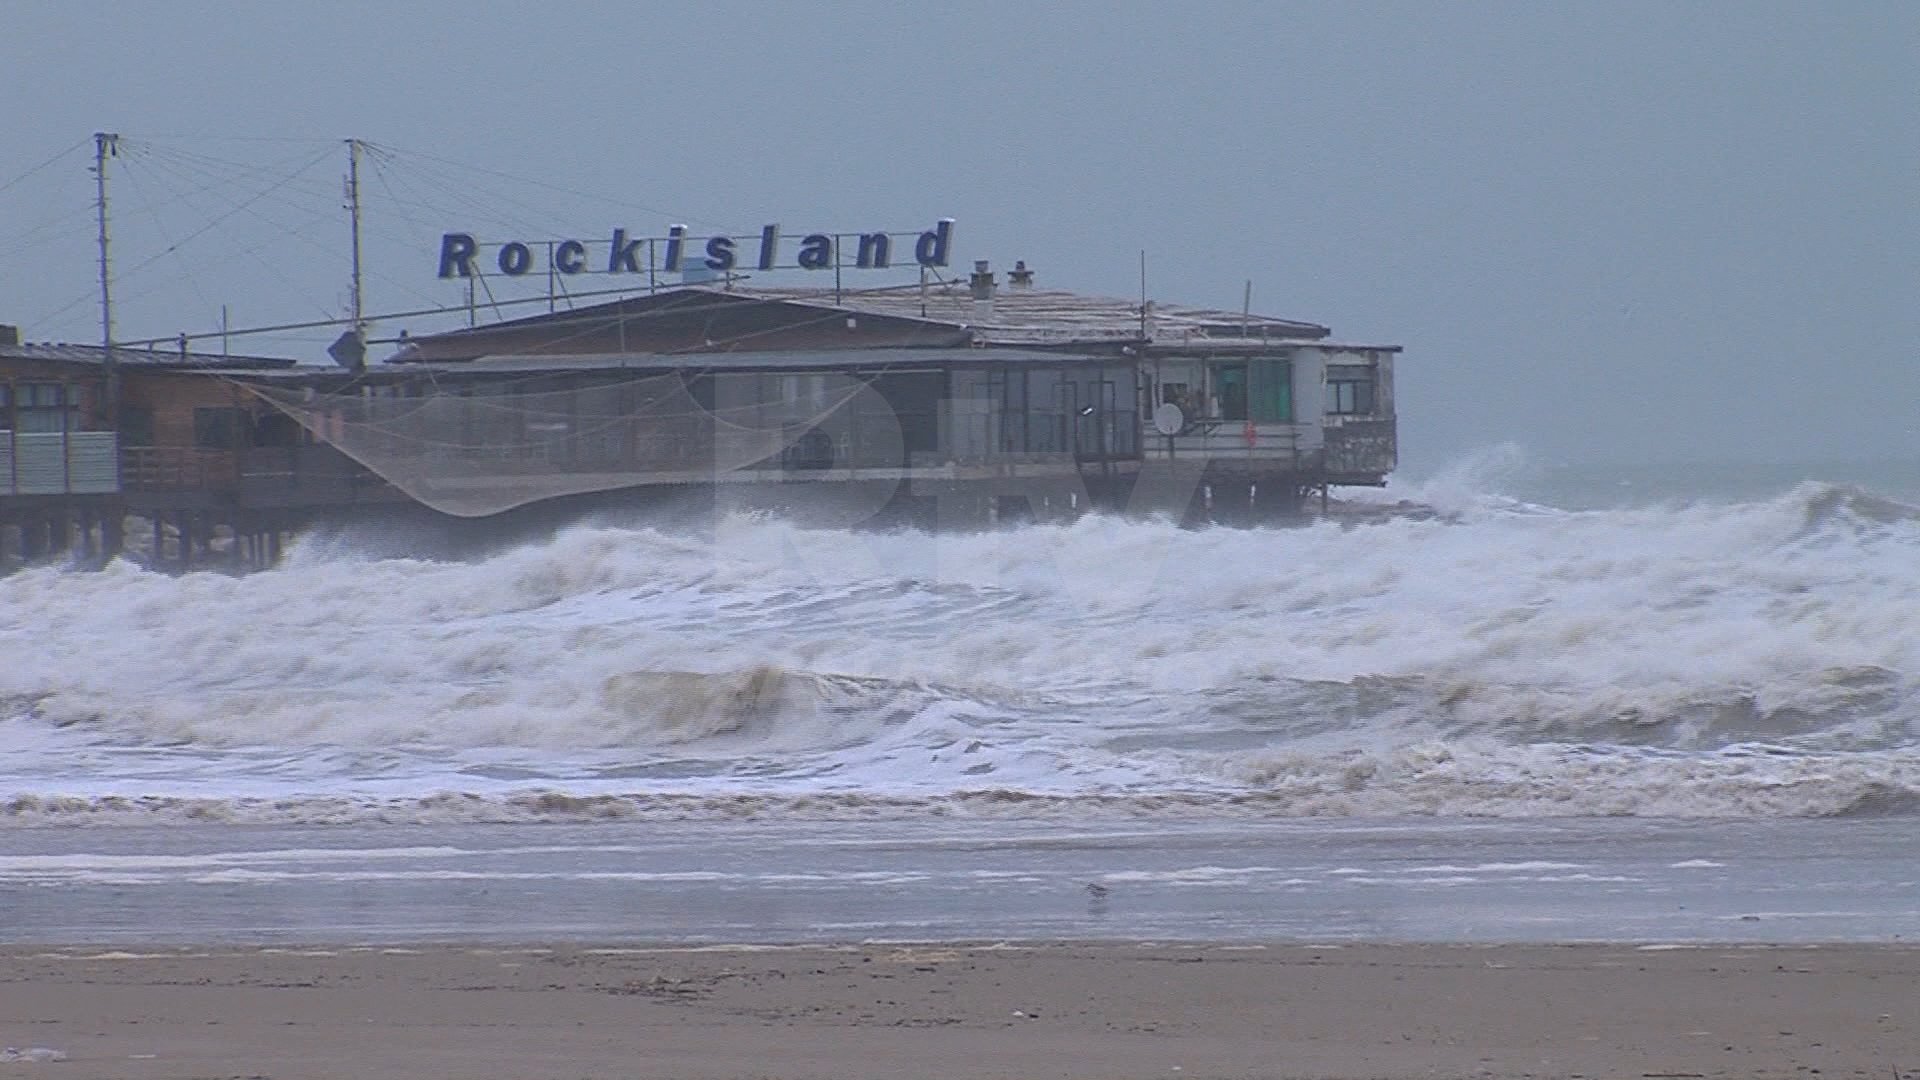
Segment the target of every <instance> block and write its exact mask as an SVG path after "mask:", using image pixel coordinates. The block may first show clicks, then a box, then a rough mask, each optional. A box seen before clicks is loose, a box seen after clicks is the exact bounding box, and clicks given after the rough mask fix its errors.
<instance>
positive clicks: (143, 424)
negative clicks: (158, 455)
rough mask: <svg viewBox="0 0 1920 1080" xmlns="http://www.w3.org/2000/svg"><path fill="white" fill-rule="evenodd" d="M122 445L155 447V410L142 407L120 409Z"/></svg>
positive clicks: (132, 406)
mask: <svg viewBox="0 0 1920 1080" xmlns="http://www.w3.org/2000/svg"><path fill="white" fill-rule="evenodd" d="M120 444H121V445H122V446H152V445H153V410H152V409H149V408H146V407H145V406H141V405H122V406H121V407H120Z"/></svg>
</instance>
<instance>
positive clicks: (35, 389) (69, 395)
mask: <svg viewBox="0 0 1920 1080" xmlns="http://www.w3.org/2000/svg"><path fill="white" fill-rule="evenodd" d="M13 408H14V416H15V418H16V419H15V422H16V423H17V424H18V425H19V427H18V430H19V431H20V432H21V433H22V434H27V433H38V434H46V433H56V434H57V433H59V432H62V431H79V430H80V394H79V391H77V390H75V389H73V388H72V387H68V386H64V385H62V384H60V383H15V384H14V387H13Z"/></svg>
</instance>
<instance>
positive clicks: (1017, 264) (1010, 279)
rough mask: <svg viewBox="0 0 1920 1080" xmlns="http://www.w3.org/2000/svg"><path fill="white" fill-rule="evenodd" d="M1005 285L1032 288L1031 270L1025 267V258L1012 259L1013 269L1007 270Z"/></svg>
mask: <svg viewBox="0 0 1920 1080" xmlns="http://www.w3.org/2000/svg"><path fill="white" fill-rule="evenodd" d="M1007 287H1008V288H1011V289H1031V288H1033V271H1031V270H1029V269H1027V260H1025V259H1016V260H1014V263H1013V269H1011V270H1009V271H1007Z"/></svg>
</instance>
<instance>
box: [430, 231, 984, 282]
mask: <svg viewBox="0 0 1920 1080" xmlns="http://www.w3.org/2000/svg"><path fill="white" fill-rule="evenodd" d="M952 243H953V219H952V218H941V219H940V221H939V223H938V224H936V225H934V227H933V228H931V229H928V230H926V231H925V232H921V233H912V232H868V233H808V234H806V235H805V236H802V237H800V239H799V242H798V243H797V244H783V242H782V240H781V236H780V226H778V225H768V226H766V227H764V228H762V229H761V230H760V235H759V236H758V237H757V238H751V239H749V240H747V241H746V244H749V245H751V247H743V245H742V243H741V242H740V241H737V240H735V239H734V238H733V237H731V236H720V235H713V236H689V235H687V227H686V226H685V225H675V226H672V227H671V228H669V229H668V230H667V234H666V235H665V236H628V235H627V230H625V229H615V230H613V237H612V238H611V239H609V240H605V241H598V240H595V241H585V240H539V241H533V242H527V241H521V240H509V241H506V242H505V243H481V242H480V241H478V240H476V239H474V236H473V234H472V233H464V232H450V233H445V234H443V235H442V236H441V237H440V276H441V277H443V278H452V277H463V278H465V277H474V276H476V275H479V276H485V275H486V274H488V273H490V272H492V270H494V269H497V270H498V271H499V272H500V273H502V274H505V275H506V276H507V277H523V276H525V275H526V274H528V273H530V272H532V271H534V270H536V269H538V270H540V271H541V272H542V273H546V274H564V275H573V274H597V273H606V274H645V273H655V272H658V273H664V274H677V273H680V272H681V271H683V270H709V271H712V272H714V273H727V272H730V271H733V270H736V269H747V268H750V269H755V270H835V269H849V270H884V269H886V268H888V267H890V266H893V265H894V264H895V254H896V251H895V248H896V244H897V246H898V248H899V249H900V250H899V252H898V255H899V263H900V265H903V266H945V265H947V258H948V249H949V248H950V247H951V246H952ZM909 246H910V247H911V253H912V256H913V258H912V261H911V262H909V261H908V260H907V257H906V256H907V254H908V248H909ZM536 252H540V253H542V254H541V256H540V257H539V258H538V259H537V258H536V255H535V253H536ZM743 256H746V257H747V258H743ZM541 259H544V262H543V263H542V262H541V261H540V260H541ZM489 263H490V264H491V267H489V266H488V265H487V264H489ZM476 264H479V265H478V266H476Z"/></svg>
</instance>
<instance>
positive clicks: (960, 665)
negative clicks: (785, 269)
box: [0, 455, 1920, 824]
mask: <svg viewBox="0 0 1920 1080" xmlns="http://www.w3.org/2000/svg"><path fill="white" fill-rule="evenodd" d="M1490 462H1491V464H1489V463H1487V462H1482V463H1481V464H1480V466H1478V467H1480V468H1482V469H1485V468H1493V469H1495V470H1497V469H1499V468H1502V467H1505V465H1504V464H1503V459H1502V458H1501V456H1500V455H1493V456H1492V458H1491V459H1490ZM1475 486H1476V485H1475V483H1474V482H1473V477H1472V476H1471V475H1469V474H1456V475H1453V476H1449V477H1443V478H1441V479H1440V480H1439V481H1437V482H1436V483H1434V484H1432V485H1429V488H1430V490H1427V491H1424V492H1420V493H1418V494H1420V495H1421V496H1423V498H1422V499H1421V501H1422V502H1425V503H1427V504H1428V505H1430V506H1432V507H1433V508H1434V509H1435V510H1437V511H1438V512H1437V513H1425V514H1419V515H1405V516H1395V515H1373V516H1367V517H1365V518H1364V519H1355V520H1349V521H1347V522H1346V523H1339V522H1334V521H1326V522H1321V523H1318V524H1313V525H1307V526H1302V527H1298V528H1281V529H1268V530H1253V531H1239V530H1204V531H1197V532H1196V531H1184V530H1181V529H1178V528H1176V527H1173V526H1171V525H1167V524H1158V523H1151V522H1129V521H1121V520H1116V519H1110V518H1088V519H1084V520H1081V521H1079V522H1077V523H1074V524H1071V525H1064V526H1040V527H1028V528H1023V529H1017V530H1011V531H1006V532H999V533H988V534H980V535H966V536H928V535H926V534H921V533H913V532H902V533H891V534H855V533H847V532H836V531H819V530H807V529H802V528H798V527H795V526H792V525H789V524H785V523H782V522H780V521H777V520H771V519H766V518H760V517H738V518H729V519H726V520H725V521H723V522H721V523H720V524H719V526H718V528H717V529H716V530H714V531H713V532H712V533H708V534H694V533H691V532H685V531H678V530H673V529H667V528H657V527H647V526H635V525H625V526H614V525H607V524H600V525H590V524H583V525H577V526H574V527H572V528H569V529H567V530H565V531H563V532H561V533H559V534H558V535H556V536H555V537H554V538H552V539H551V540H549V541H546V542H541V543H536V544H529V545H525V546H522V547H519V548H515V549H513V550H509V551H505V552H503V553H500V554H497V555H494V556H491V557H488V558H485V559H481V560H477V561H470V562H448V561H442V562H437V561H431V560H426V559H395V558H381V557H373V556H359V555H355V554H353V553H352V551H351V546H350V545H343V544H341V543H339V542H337V540H336V541H335V542H333V543H330V544H329V545H328V546H327V547H326V548H325V549H324V550H323V549H320V548H318V547H308V548H304V549H301V550H299V551H296V553H295V554H294V556H293V557H292V558H291V559H290V560H289V561H288V563H287V564H286V565H285V566H284V567H283V568H282V569H279V570H276V571H273V572H269V573H263V574H256V575H252V576H248V577H241V578H233V577H226V576H222V575H216V574H194V575H189V576H186V577H181V578H172V577H166V576H161V575H156V574H150V573H147V572H144V571H141V570H139V569H137V568H135V567H132V566H130V565H124V564H121V565H115V566H112V567H109V568H108V569H107V570H105V571H104V572H100V573H94V574H72V573H62V572H58V571H54V570H35V571H29V572H24V573H20V574H16V575H14V576H12V577H10V578H6V579H0V657H4V660H3V661H0V750H4V751H5V754H4V757H3V758H0V760H4V762H5V764H0V823H15V824H31V823H47V822H107V821H113V822H135V821H209V822H220V821H225V822H264V821H289V822H292V821H298V822H314V823H326V822H377V821H443V820H475V821H547V820H595V819H601V818H631V817H636V816H638V817H664V818H677V817H701V816H729V817H731V816H742V815H789V816H828V817H853V818H859V817H869V816H889V815H917V814H964V815H1024V816H1031V815H1045V814H1059V815H1113V814H1118V815H1129V816H1133V815H1143V814H1145V815H1153V814H1168V813H1178V814H1229V815H1399V814H1441V815H1495V816H1549V815H1589V814H1615V815H1617V814H1626V815H1662V816H1708V817H1749V816H1753V817H1769V816H1789V815H1802V816H1804V815H1822V816H1827V815H1880V814H1909V813H1913V812H1915V811H1916V810H1917V809H1920V780H1916V779H1915V778H1916V777H1920V769H1916V766H1920V695H1917V694H1916V691H1917V690H1920V509H1916V508H1915V507H1913V506H1910V505H1907V504H1905V503H1902V502H1900V501H1898V500H1895V499H1890V498H1886V497H1884V496H1881V495H1878V494H1875V493H1873V492H1870V491H1866V490H1863V489H1860V488H1853V487H1846V486H1842V485H1833V484H1817V483H1807V484H1802V485H1800V486H1798V487H1795V488H1793V489H1792V490H1790V491H1788V492H1785V493H1783V494H1781V495H1778V496H1776V497H1773V498H1769V499H1763V500H1757V501H1749V502H1742V503H1721V504H1708V503H1698V504H1678V503H1676V504H1671V505H1661V506H1645V507H1638V508H1630V509H1615V510H1600V511H1585V512H1569V511H1561V510H1555V509H1553V508H1551V507H1546V506H1541V505H1537V504H1532V503H1525V502H1521V501H1518V500H1514V499H1508V498H1500V497H1495V496H1484V495H1483V496H1475V495H1473V494H1472V491H1473V489H1474V487H1475ZM1481 486H1482V487H1484V485H1481Z"/></svg>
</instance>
